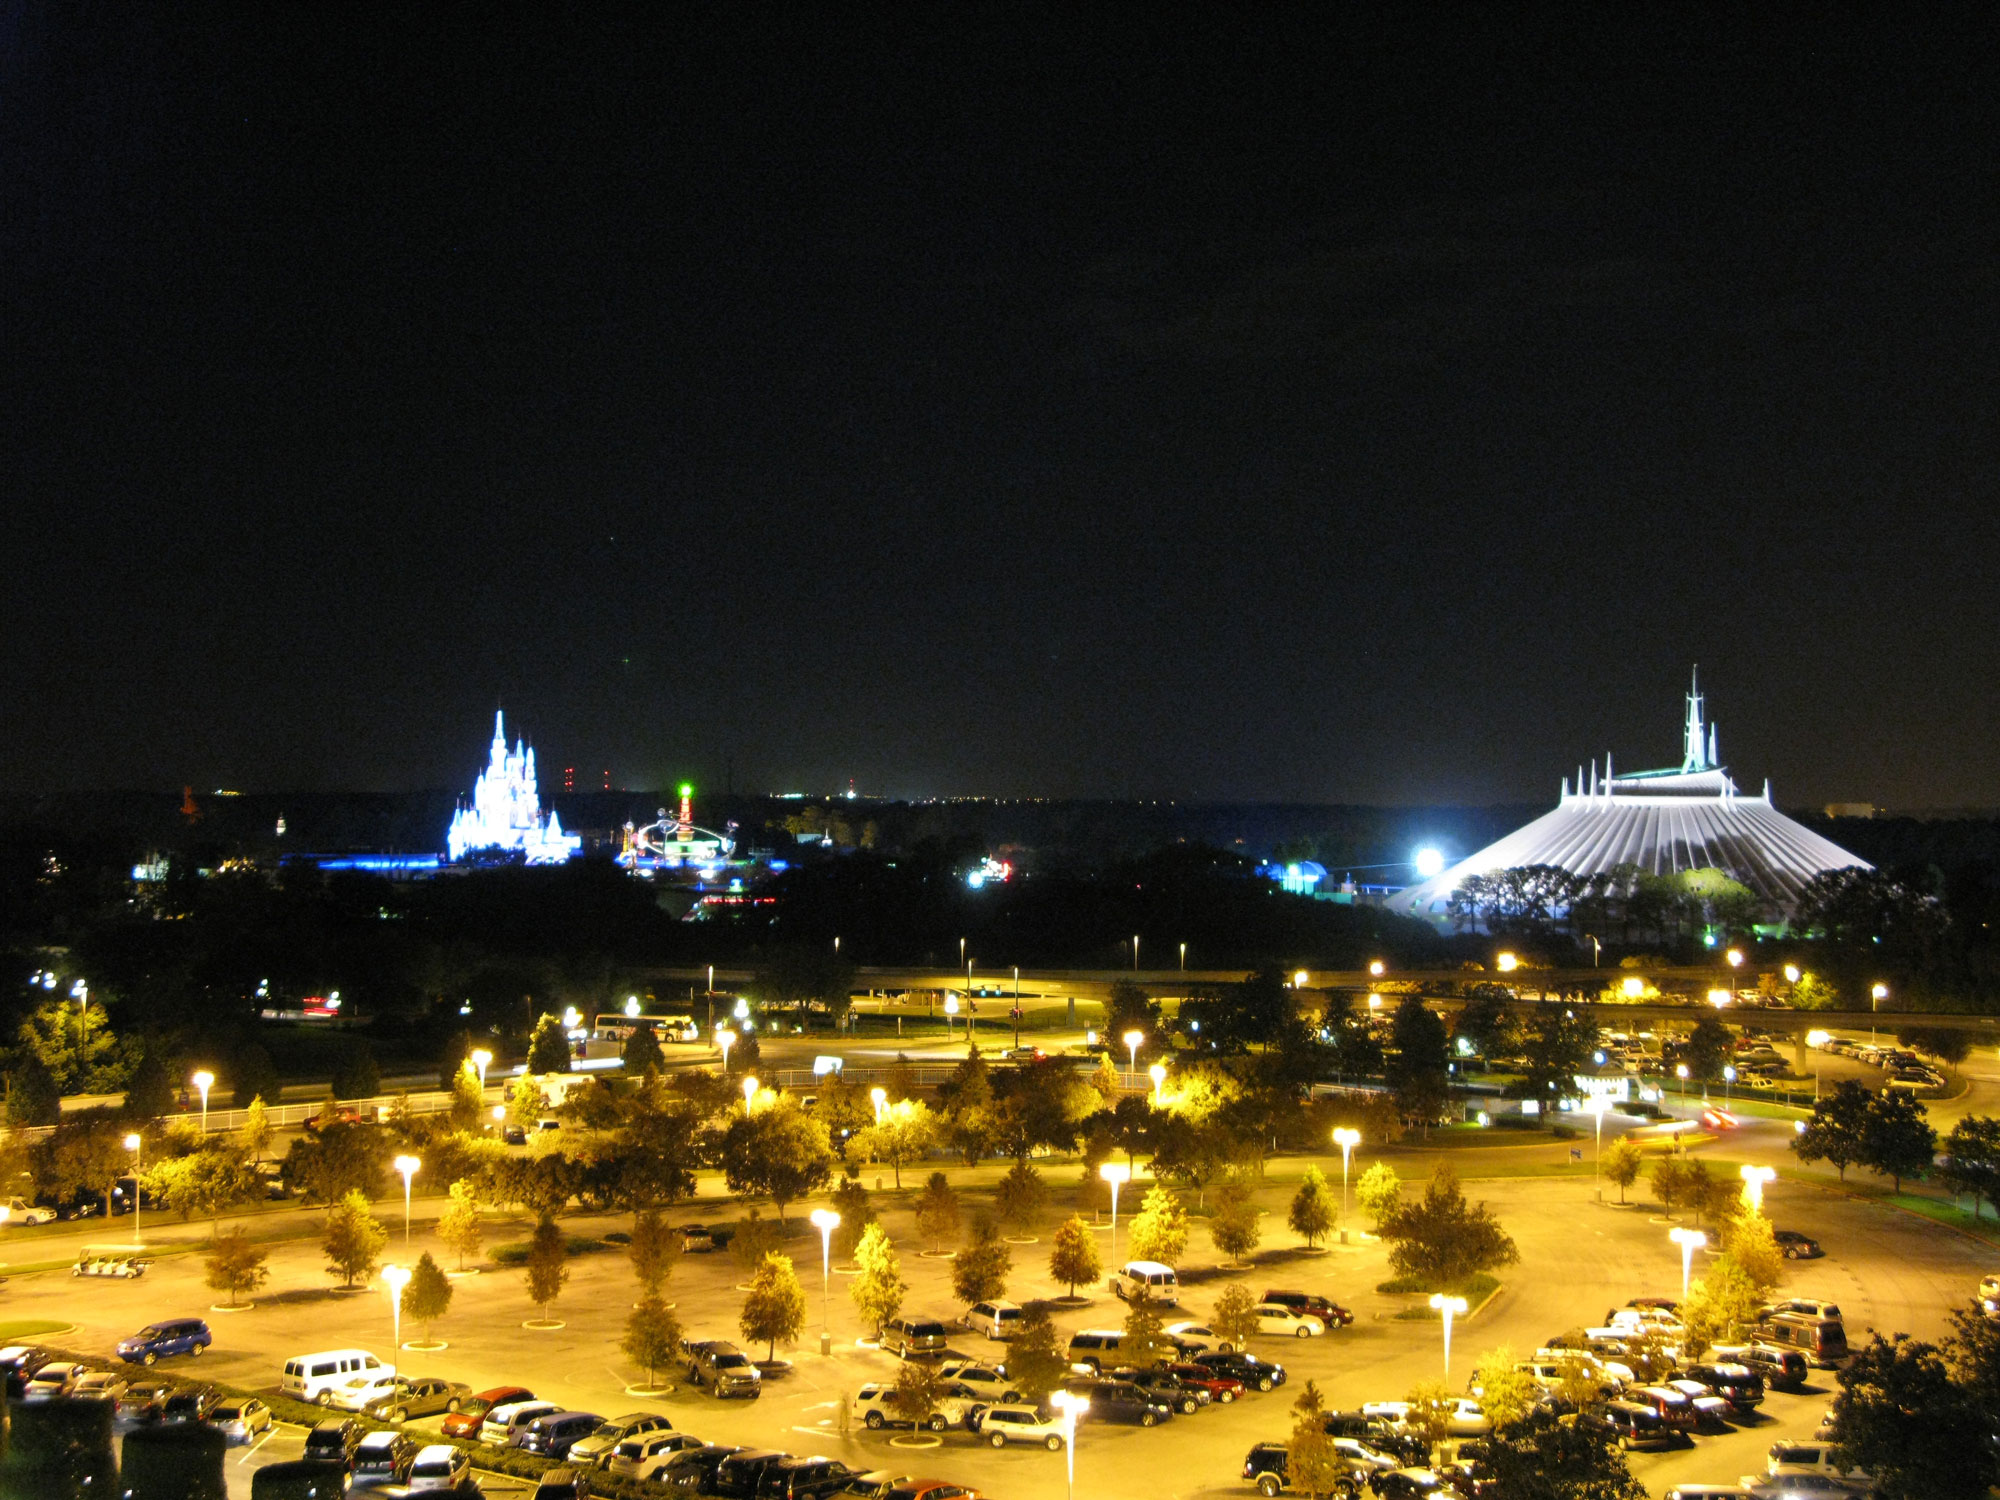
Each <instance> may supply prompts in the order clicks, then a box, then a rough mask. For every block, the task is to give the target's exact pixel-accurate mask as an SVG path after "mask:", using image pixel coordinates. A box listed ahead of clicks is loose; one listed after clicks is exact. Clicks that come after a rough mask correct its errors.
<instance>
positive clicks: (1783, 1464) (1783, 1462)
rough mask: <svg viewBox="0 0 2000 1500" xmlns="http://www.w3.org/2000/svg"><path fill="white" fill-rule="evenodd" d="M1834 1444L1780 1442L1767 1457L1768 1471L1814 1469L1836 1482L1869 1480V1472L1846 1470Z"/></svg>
mask: <svg viewBox="0 0 2000 1500" xmlns="http://www.w3.org/2000/svg"><path fill="white" fill-rule="evenodd" d="M1833 1455H1834V1445H1833V1444H1832V1443H1818V1442H1814V1443H1797V1442H1785V1441H1779V1442H1775V1443H1773V1444H1771V1446H1770V1447H1769V1448H1768V1449H1767V1450H1765V1454H1764V1472H1765V1473H1766V1474H1770V1475H1777V1474H1783V1473H1788V1472H1795V1471H1797V1470H1800V1469H1810V1470H1812V1471H1813V1472H1814V1473H1816V1474H1828V1475H1831V1476H1832V1477H1833V1478H1835V1479H1842V1480H1847V1481H1850V1482H1854V1483H1859V1482H1862V1481H1865V1480H1866V1479H1867V1478H1868V1471H1867V1470H1866V1469H1856V1468H1842V1467H1841V1466H1840V1465H1839V1464H1838V1463H1836V1462H1834V1457H1833Z"/></svg>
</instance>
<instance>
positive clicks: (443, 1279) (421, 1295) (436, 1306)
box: [403, 1250, 452, 1343]
mask: <svg viewBox="0 0 2000 1500" xmlns="http://www.w3.org/2000/svg"><path fill="white" fill-rule="evenodd" d="M451 1292H452V1287H451V1279H450V1278H449V1277H448V1276H446V1275H445V1274H444V1272H443V1271H442V1270H440V1269H439V1268H438V1263H437V1262H436V1261H435V1260H433V1259H431V1253H430V1251H428V1250H426V1251H425V1252H424V1253H423V1254H422V1255H419V1256H418V1257H417V1263H416V1264H415V1265H414V1266H412V1267H411V1268H410V1284H409V1285H408V1286H406V1287H404V1288H403V1312H404V1315H405V1316H407V1317H408V1318H409V1319H410V1321H411V1322H413V1323H420V1324H422V1325H423V1330H424V1342H425V1343H429V1342H431V1325H432V1324H433V1323H435V1322H437V1320H438V1319H439V1318H441V1317H443V1316H444V1315H445V1314H446V1313H447V1312H449V1311H450V1310H451Z"/></svg>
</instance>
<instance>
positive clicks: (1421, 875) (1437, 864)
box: [1411, 849, 1444, 880]
mask: <svg viewBox="0 0 2000 1500" xmlns="http://www.w3.org/2000/svg"><path fill="white" fill-rule="evenodd" d="M1411 863H1412V864H1414V865H1415V866H1416V867H1417V878H1418V879H1419V880H1429V879H1430V878H1431V877H1432V876H1435V875H1442V874H1443V873H1444V854H1443V853H1442V852H1441V851H1440V850H1437V849H1419V850H1418V851H1417V857H1416V858H1415V859H1414V860H1412V861H1411Z"/></svg>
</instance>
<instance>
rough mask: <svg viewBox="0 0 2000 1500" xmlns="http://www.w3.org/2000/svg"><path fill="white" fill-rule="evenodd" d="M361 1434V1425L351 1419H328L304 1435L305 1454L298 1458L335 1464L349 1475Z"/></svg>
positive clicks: (359, 1444)
mask: <svg viewBox="0 0 2000 1500" xmlns="http://www.w3.org/2000/svg"><path fill="white" fill-rule="evenodd" d="M361 1434H362V1428H361V1424H360V1422H358V1421H356V1420H355V1419H354V1418H353V1417H328V1418H327V1419H326V1420H325V1421H324V1422H321V1423H319V1424H318V1425H316V1426H315V1427H314V1428H313V1430H312V1431H311V1432H309V1433H307V1434H306V1447H305V1452H304V1453H303V1454H301V1455H300V1456H301V1457H302V1458H308V1459H319V1460H323V1461H325V1462H328V1463H337V1464H339V1465H340V1466H341V1467H342V1468H343V1469H345V1470H347V1471H348V1472H349V1473H350V1474H351V1473H353V1472H354V1450H355V1449H356V1448H358V1447H360V1446H361Z"/></svg>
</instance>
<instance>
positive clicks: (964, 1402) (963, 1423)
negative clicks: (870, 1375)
mask: <svg viewBox="0 0 2000 1500" xmlns="http://www.w3.org/2000/svg"><path fill="white" fill-rule="evenodd" d="M895 1393H896V1387H895V1386H894V1385H892V1384H889V1383H888V1382H886V1381H873V1380H871V1381H870V1382H868V1384H866V1385H864V1386H862V1387H861V1389H860V1390H859V1391H858V1392H856V1393H855V1397H854V1405H853V1407H852V1408H851V1409H852V1410H853V1411H854V1412H856V1413H858V1414H859V1416H860V1417H861V1420H862V1423H863V1424H864V1425H865V1426H868V1427H870V1428H873V1429H874V1430H876V1431H878V1432H879V1431H881V1430H882V1429H883V1428H884V1427H896V1426H903V1427H907V1426H909V1425H911V1423H910V1419H909V1418H908V1417H906V1416H904V1415H903V1414H902V1413H901V1412H900V1411H898V1410H897V1409H896V1406H895V1403H894V1402H892V1401H891V1400H890V1397H892V1396H893V1395H895ZM985 1404H986V1403H985V1402H984V1401H983V1400H982V1398H981V1397H980V1395H979V1393H978V1392H977V1391H975V1390H973V1388H972V1387H971V1386H969V1385H960V1384H959V1383H958V1382H957V1381H952V1382H950V1383H948V1384H946V1385H945V1386H944V1387H943V1388H942V1389H941V1390H940V1391H939V1392H938V1398H937V1405H936V1407H935V1409H934V1410H933V1411H932V1412H931V1415H930V1417H929V1419H928V1420H927V1421H925V1423H924V1424H923V1425H924V1426H926V1427H928V1428H930V1430H931V1431H932V1432H943V1431H944V1430H945V1429H946V1428H947V1427H970V1426H971V1425H972V1423H971V1420H970V1419H971V1417H972V1414H973V1412H974V1411H975V1410H977V1409H978V1408H979V1407H980V1406H982V1405H985Z"/></svg>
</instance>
